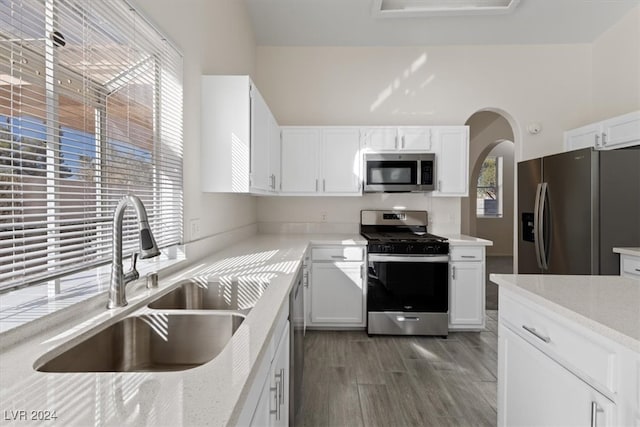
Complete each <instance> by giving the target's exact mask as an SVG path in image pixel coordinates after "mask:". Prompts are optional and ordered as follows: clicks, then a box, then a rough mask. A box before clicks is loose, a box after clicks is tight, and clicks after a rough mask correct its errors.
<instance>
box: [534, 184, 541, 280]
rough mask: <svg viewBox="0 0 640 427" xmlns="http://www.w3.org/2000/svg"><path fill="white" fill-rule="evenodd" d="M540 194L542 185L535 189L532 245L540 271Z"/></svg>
mask: <svg viewBox="0 0 640 427" xmlns="http://www.w3.org/2000/svg"><path fill="white" fill-rule="evenodd" d="M541 194H542V184H538V187H537V188H536V202H535V206H534V208H533V245H534V248H535V253H536V261H537V263H538V268H540V269H542V257H541V256H540V195H541Z"/></svg>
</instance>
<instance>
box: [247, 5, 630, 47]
mask: <svg viewBox="0 0 640 427" xmlns="http://www.w3.org/2000/svg"><path fill="white" fill-rule="evenodd" d="M244 1H245V2H246V4H247V8H248V11H249V16H250V18H251V22H252V26H253V30H254V33H255V37H256V42H257V43H258V45H266V46H423V45H477V44H547V43H592V42H593V41H594V40H595V39H596V38H598V36H600V35H601V34H602V33H603V32H604V31H606V30H607V29H608V28H610V27H611V26H612V25H613V24H615V23H616V22H618V21H619V20H620V19H621V18H622V17H623V16H624V15H625V14H626V13H627V12H629V11H630V10H631V9H632V8H633V7H635V6H638V5H639V4H640V0H519V1H518V2H517V3H514V5H513V6H515V7H512V8H511V10H509V12H508V13H500V14H482V13H481V14H472V15H468V14H465V15H462V16H460V15H454V16H450V15H446V16H442V14H436V15H435V16H424V14H423V16H412V17H408V18H400V17H379V16H376V13H375V10H376V8H378V10H379V8H380V4H381V0H244ZM495 1H497V2H498V3H510V2H509V1H503V0H495ZM495 1H494V0H488V2H487V3H495ZM421 2H424V4H428V3H430V0H417V1H416V0H413V3H415V4H416V5H418V6H419V5H420V3H421ZM449 2H454V0H449ZM465 2H466V3H468V0H465ZM409 3H412V1H411V0H409ZM382 4H384V3H382ZM387 4H388V5H394V4H396V5H398V4H400V3H398V2H397V1H391V2H390V3H387ZM639 25H640V23H639Z"/></svg>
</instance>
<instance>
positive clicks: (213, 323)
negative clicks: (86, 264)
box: [35, 313, 244, 372]
mask: <svg viewBox="0 0 640 427" xmlns="http://www.w3.org/2000/svg"><path fill="white" fill-rule="evenodd" d="M243 320H244V316H242V315H239V314H233V313H207V314H200V313H198V314H167V313H157V314H156V313H153V314H144V315H140V316H133V317H127V318H124V319H123V320H120V321H119V322H118V323H115V324H113V325H111V326H109V327H107V328H106V329H104V330H102V331H100V332H98V333H96V334H95V335H93V336H91V337H89V338H87V339H85V340H84V341H82V342H80V343H79V344H77V345H75V346H74V347H71V348H70V349H69V350H66V351H65V352H64V353H62V354H60V355H58V356H56V357H54V358H53V359H51V360H49V361H47V362H44V363H40V364H38V362H36V366H35V369H36V370H38V371H41V372H158V371H163V372H164V371H182V370H185V369H190V368H194V367H196V366H200V365H202V364H204V363H207V362H208V361H210V360H212V359H213V358H215V357H216V356H217V355H218V354H219V353H220V352H221V351H222V349H223V348H224V347H225V345H226V344H227V342H228V341H229V340H230V339H231V337H232V335H233V334H234V332H235V331H236V330H237V329H238V327H239V326H240V325H241V324H242V321H243Z"/></svg>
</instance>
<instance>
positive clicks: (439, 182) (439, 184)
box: [436, 180, 442, 191]
mask: <svg viewBox="0 0 640 427" xmlns="http://www.w3.org/2000/svg"><path fill="white" fill-rule="evenodd" d="M441 188H442V181H440V180H438V188H437V189H436V190H438V191H441V190H440V189H441Z"/></svg>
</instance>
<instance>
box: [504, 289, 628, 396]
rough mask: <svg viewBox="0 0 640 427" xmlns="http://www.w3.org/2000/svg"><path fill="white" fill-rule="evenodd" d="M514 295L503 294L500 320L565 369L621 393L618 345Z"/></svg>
mask: <svg viewBox="0 0 640 427" xmlns="http://www.w3.org/2000/svg"><path fill="white" fill-rule="evenodd" d="M529 304H530V303H528V304H527V305H525V304H523V303H521V302H519V300H516V299H515V298H512V297H511V296H510V295H509V294H508V293H507V292H504V293H503V292H501V294H500V309H499V312H498V313H499V316H500V322H502V323H504V324H505V325H506V326H508V327H510V328H511V329H513V330H514V331H516V333H518V334H519V335H521V336H522V337H524V338H525V339H526V340H528V341H529V342H531V343H532V344H534V345H535V346H536V347H538V348H540V349H541V350H542V351H544V352H545V353H547V354H548V355H549V356H550V357H552V358H553V359H555V360H556V361H557V362H559V363H560V364H562V365H563V366H564V367H565V368H567V369H569V370H570V371H572V372H573V373H574V374H575V375H577V376H579V377H581V378H582V379H583V380H584V381H586V382H587V383H589V384H591V385H592V386H594V387H599V388H601V389H603V390H605V391H609V392H611V393H616V392H617V388H618V386H617V383H616V378H617V374H616V373H617V369H618V363H619V361H618V360H617V353H616V350H615V347H613V346H612V345H608V344H607V342H604V341H596V340H595V337H593V336H589V333H588V331H581V330H580V328H579V327H577V326H578V325H576V326H574V325H571V324H568V323H566V321H565V320H564V319H562V318H561V317H558V316H556V315H554V314H553V313H551V312H547V310H545V309H544V308H542V307H537V306H531V305H529Z"/></svg>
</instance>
